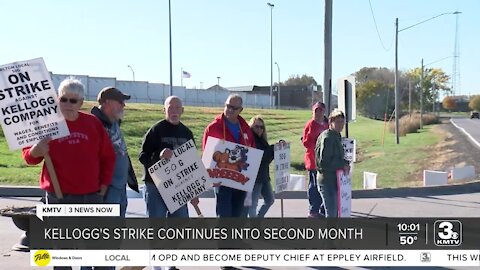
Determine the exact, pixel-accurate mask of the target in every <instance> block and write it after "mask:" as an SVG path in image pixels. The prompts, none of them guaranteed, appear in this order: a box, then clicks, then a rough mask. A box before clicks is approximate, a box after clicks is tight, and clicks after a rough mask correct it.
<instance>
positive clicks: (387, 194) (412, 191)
mask: <svg viewBox="0 0 480 270" xmlns="http://www.w3.org/2000/svg"><path fill="white" fill-rule="evenodd" d="M476 192H480V181H474V182H469V183H465V184H451V185H445V186H432V187H402V188H380V189H370V190H352V198H353V199H368V198H393V197H425V196H438V195H453V194H465V193H476ZM127 194H128V197H129V198H142V195H141V194H138V193H136V192H135V191H131V190H128V189H127ZM43 196H45V191H43V190H41V189H40V188H39V187H36V186H0V197H43ZM200 198H215V194H214V192H213V190H209V191H207V192H205V193H203V194H202V195H200ZM275 198H277V199H307V192H306V191H285V192H282V193H280V194H275Z"/></svg>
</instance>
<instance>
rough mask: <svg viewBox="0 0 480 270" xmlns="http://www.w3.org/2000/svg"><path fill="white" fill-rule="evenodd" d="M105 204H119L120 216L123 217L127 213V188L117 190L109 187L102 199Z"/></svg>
mask: <svg viewBox="0 0 480 270" xmlns="http://www.w3.org/2000/svg"><path fill="white" fill-rule="evenodd" d="M104 200H105V203H112V204H120V216H121V217H125V214H126V212H127V204H128V202H127V187H126V186H124V187H123V188H121V189H119V188H117V187H114V186H112V185H110V186H109V187H108V190H107V193H106V194H105V197H104Z"/></svg>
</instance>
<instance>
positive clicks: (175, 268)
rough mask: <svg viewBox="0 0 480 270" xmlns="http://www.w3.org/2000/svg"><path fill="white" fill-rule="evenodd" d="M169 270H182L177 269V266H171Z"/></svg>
mask: <svg viewBox="0 0 480 270" xmlns="http://www.w3.org/2000/svg"><path fill="white" fill-rule="evenodd" d="M168 270H180V269H178V268H177V267H175V266H170V267H168Z"/></svg>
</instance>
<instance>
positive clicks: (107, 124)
mask: <svg viewBox="0 0 480 270" xmlns="http://www.w3.org/2000/svg"><path fill="white" fill-rule="evenodd" d="M129 99H130V96H129V95H126V94H124V93H122V91H120V90H118V89H117V88H114V87H105V88H103V89H102V90H101V91H100V93H98V96H97V101H98V103H99V106H98V107H97V106H94V107H93V108H92V110H91V113H92V114H93V115H95V116H96V117H97V118H98V119H99V120H100V121H101V122H102V124H103V127H104V128H105V130H106V131H107V133H108V136H109V137H110V140H111V141H112V144H113V149H114V150H115V156H116V158H115V169H114V171H113V178H112V183H111V184H110V186H109V187H108V190H107V193H106V194H105V203H114V204H119V205H120V216H121V217H125V213H126V210H127V190H126V187H127V184H128V185H129V186H130V188H131V189H132V190H135V191H136V192H139V191H138V182H137V178H136V176H135V172H134V171H133V167H132V162H131V161H130V157H129V156H128V152H127V145H126V144H125V139H124V137H123V134H122V130H121V129H120V124H121V121H122V118H123V115H124V107H125V100H129Z"/></svg>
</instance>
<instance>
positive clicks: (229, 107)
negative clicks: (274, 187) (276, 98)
mask: <svg viewBox="0 0 480 270" xmlns="http://www.w3.org/2000/svg"><path fill="white" fill-rule="evenodd" d="M242 104H243V100H242V97H241V96H239V95H236V94H232V95H230V96H228V97H227V100H226V101H225V108H224V109H223V113H222V114H220V115H218V116H217V117H215V119H214V120H213V121H212V122H211V123H210V124H209V125H208V126H207V128H206V129H205V132H204V133H203V141H202V150H205V145H206V143H207V139H208V137H210V136H211V137H215V138H218V139H223V140H226V141H229V142H233V143H237V144H243V145H245V146H249V147H255V139H254V138H253V133H252V131H251V129H250V127H249V126H248V124H247V122H246V121H245V119H243V118H242V117H241V116H240V113H241V112H242V110H243V107H242ZM214 186H215V194H216V200H217V206H216V210H217V216H218V217H240V216H241V215H242V212H243V205H244V201H245V197H246V194H247V193H246V192H245V191H243V190H238V189H234V188H230V187H226V186H221V182H220V183H215V184H214Z"/></svg>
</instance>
